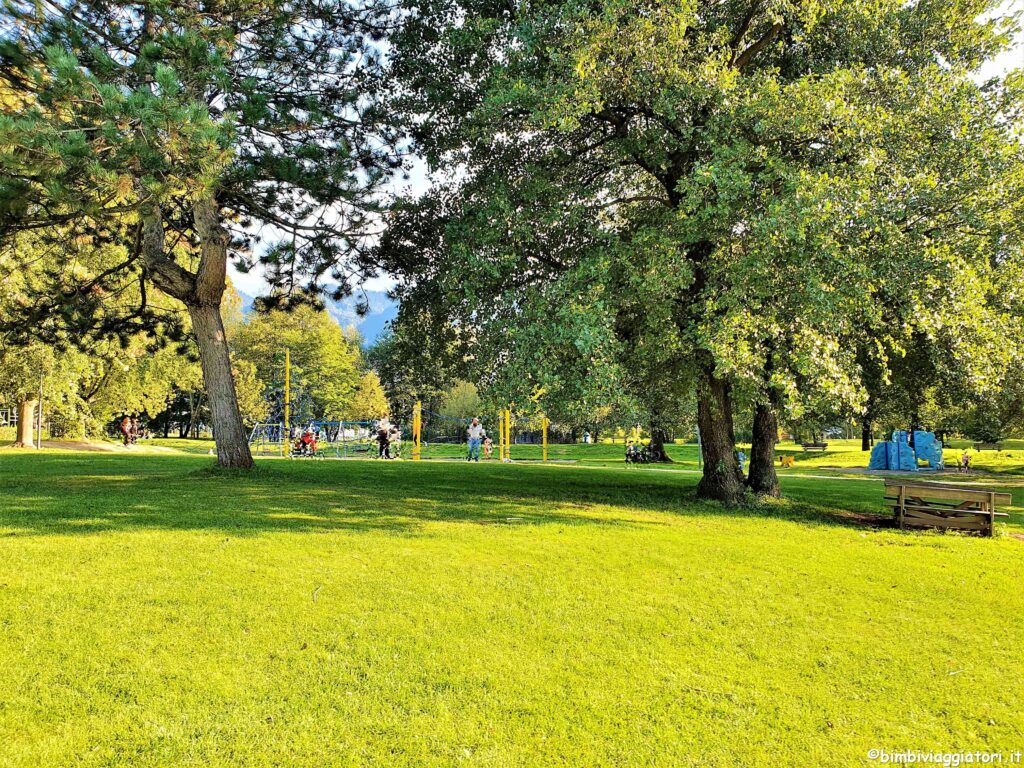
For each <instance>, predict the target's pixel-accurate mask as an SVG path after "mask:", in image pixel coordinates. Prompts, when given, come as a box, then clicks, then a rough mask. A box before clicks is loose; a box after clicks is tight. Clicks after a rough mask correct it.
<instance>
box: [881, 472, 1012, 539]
mask: <svg viewBox="0 0 1024 768" xmlns="http://www.w3.org/2000/svg"><path fill="white" fill-rule="evenodd" d="M885 499H886V501H889V502H891V503H892V508H893V517H894V519H895V521H896V523H897V525H899V527H900V528H901V529H903V528H940V529H946V528H951V529H953V530H959V531H978V532H979V533H981V534H982V535H984V536H991V535H992V531H993V529H994V527H995V522H996V518H997V517H1009V515H1007V514H1006V513H1005V512H998V511H997V510H996V507H997V505H1000V504H1003V505H1008V504H1010V503H1012V501H1013V497H1012V496H1010V494H1008V493H996V492H995V491H987V490H983V489H980V488H964V487H958V486H955V485H946V484H945V483H923V482H921V483H915V482H908V481H906V480H886V481H885Z"/></svg>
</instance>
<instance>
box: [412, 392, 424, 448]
mask: <svg viewBox="0 0 1024 768" xmlns="http://www.w3.org/2000/svg"><path fill="white" fill-rule="evenodd" d="M422 429H423V405H422V403H421V402H420V401H419V400H417V401H416V405H414V406H413V409H412V440H413V443H412V460H413V461H419V460H420V456H421V455H422V454H421V447H420V446H421V443H420V432H421V430H422Z"/></svg>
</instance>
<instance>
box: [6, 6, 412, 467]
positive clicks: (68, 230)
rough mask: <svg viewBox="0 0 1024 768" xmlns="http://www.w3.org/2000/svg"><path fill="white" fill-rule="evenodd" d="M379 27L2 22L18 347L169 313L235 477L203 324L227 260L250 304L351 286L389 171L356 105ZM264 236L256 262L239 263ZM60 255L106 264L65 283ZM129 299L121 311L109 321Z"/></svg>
mask: <svg viewBox="0 0 1024 768" xmlns="http://www.w3.org/2000/svg"><path fill="white" fill-rule="evenodd" d="M387 11H388V9H387V8H386V7H385V6H383V5H380V4H377V3H374V2H371V3H368V4H359V5H355V4H349V3H346V2H342V1H339V0H252V1H248V0H246V1H243V0H209V1H205V0H180V1H179V0H156V1H154V2H139V3H120V2H104V1H102V0H101V1H98V2H90V3H76V2H73V1H72V0H41V2H34V1H33V0H12V1H11V2H8V3H6V4H5V5H4V10H3V11H2V14H3V18H2V24H0V30H2V32H0V57H2V59H0V62H2V64H3V68H2V75H0V93H2V94H3V95H4V98H3V100H2V102H0V104H2V112H0V238H5V239H6V238H10V237H13V236H14V234H15V233H17V232H19V231H25V230H34V231H38V232H40V233H43V235H42V236H44V237H49V239H50V246H51V254H50V256H49V259H50V263H51V269H50V271H49V274H48V279H47V280H46V281H44V284H42V285H37V286H36V289H37V292H36V295H35V297H34V299H33V301H32V302H30V304H29V306H28V307H27V308H26V311H25V312H24V313H23V316H22V317H21V319H20V326H19V327H20V329H21V330H22V331H27V332H29V333H32V332H34V331H36V330H37V329H39V328H40V327H41V326H42V325H45V324H47V323H49V324H50V325H51V326H52V327H56V326H57V325H60V326H63V327H64V328H65V329H68V330H69V332H70V335H71V336H72V337H80V336H82V335H84V334H99V335H118V334H126V333H130V332H132V331H135V330H138V329H140V328H142V329H148V330H152V331H160V330H167V329H171V330H172V331H173V327H174V321H173V316H174V309H173V307H168V306H167V304H166V302H164V301H161V300H160V298H162V296H167V297H171V298H172V299H174V300H176V301H178V302H181V303H182V304H184V306H185V308H186V309H187V311H188V314H189V317H190V318H191V332H192V333H193V334H194V336H195V340H196V342H197V344H198V348H199V353H200V359H201V363H202V368H203V374H204V380H205V386H206V390H207V393H208V396H209V404H210V410H211V414H212V422H213V427H214V434H215V439H216V442H217V455H218V462H219V463H220V464H221V465H224V466H236V467H247V466H250V465H251V464H252V458H251V455H250V452H249V450H248V446H247V441H246V436H245V433H244V430H243V427H242V420H241V418H240V416H239V410H238V403H237V396H236V392H235V388H234V383H233V380H232V375H231V370H232V366H231V359H230V355H229V351H228V345H227V340H226V337H225V331H224V325H223V321H222V318H221V313H220V305H221V300H222V297H223V295H224V291H225V285H226V283H225V281H226V269H227V265H228V260H229V259H230V258H234V259H235V261H236V263H237V264H238V265H239V266H240V267H241V268H242V269H247V268H251V267H252V266H253V264H254V263H255V262H256V261H262V262H263V264H264V265H265V266H266V267H267V268H268V274H269V277H270V281H271V283H272V288H273V292H272V297H271V298H270V299H269V300H268V303H269V304H287V303H291V302H295V301H303V300H311V299H312V298H313V297H315V295H316V292H317V291H318V290H319V289H320V288H322V287H323V284H324V283H325V282H327V281H330V282H332V284H333V286H334V290H335V291H337V292H342V293H343V292H345V291H346V290H348V281H349V280H350V279H351V278H352V277H353V275H357V274H358V273H359V272H360V271H361V270H364V269H366V268H367V267H368V262H367V260H366V258H365V257H364V256H363V253H362V252H363V245H364V239H365V237H366V236H367V235H368V233H369V232H368V230H369V228H370V227H371V225H372V221H373V218H374V215H375V210H376V203H375V198H374V193H375V190H376V188H377V186H378V185H379V183H380V182H381V181H382V180H383V179H385V178H386V177H387V175H388V174H389V173H390V171H392V170H393V169H394V168H396V167H398V165H399V161H398V160H397V159H396V158H395V156H394V155H393V154H392V150H391V149H390V148H391V147H393V146H394V143H395V141H394V140H395V135H394V133H393V132H392V131H391V130H390V129H389V128H388V126H387V125H386V124H384V122H383V121H382V119H381V113H380V110H379V108H378V107H377V105H376V99H375V88H376V87H377V85H378V81H377V80H376V77H377V70H378V68H379V61H378V58H377V54H376V52H375V41H376V40H377V39H378V38H379V37H380V35H381V34H382V33H383V31H384V27H383V26H382V25H383V24H384V22H385V20H386V14H387ZM264 231H266V232H269V233H270V234H271V235H272V237H273V242H270V243H269V244H268V246H267V247H266V248H265V250H263V252H262V253H261V254H260V255H259V256H258V257H257V256H254V255H253V248H254V246H255V245H256V244H257V242H259V241H260V239H261V236H260V235H257V234H254V232H264ZM69 241H70V242H73V243H88V244H89V245H90V246H91V247H93V248H97V247H100V246H102V247H103V249H104V251H103V252H104V253H105V260H103V261H102V263H95V264H91V265H88V266H87V267H85V268H83V265H81V264H80V263H78V262H77V261H76V260H75V259H74V255H73V251H74V249H69V250H64V249H62V248H61V247H60V246H61V243H62V242H64V243H67V242H69ZM129 285H132V286H136V292H137V296H138V301H137V304H136V305H135V306H134V307H132V308H131V309H130V310H129V311H124V312H121V311H118V312H111V311H109V307H108V305H109V301H108V299H109V297H111V296H116V295H119V294H120V293H122V292H124V291H125V290H126V289H127V286H129ZM150 286H153V287H155V288H156V289H158V292H157V295H156V296H154V292H152V291H150V290H148V288H149V287H150ZM44 320H45V321H47V323H44V322H43V321H44ZM54 320H61V321H63V322H61V323H56V324H55V323H54V322H53V321H54Z"/></svg>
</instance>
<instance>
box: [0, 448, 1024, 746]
mask: <svg viewBox="0 0 1024 768" xmlns="http://www.w3.org/2000/svg"><path fill="white" fill-rule="evenodd" d="M696 480H697V476H696V475H693V474H689V473H687V472H671V471H668V472H666V471H650V470H646V469H632V470H627V469H625V468H621V467H601V466H599V465H598V466H585V465H580V466H557V465H556V466H550V465H549V466H539V465H515V464H514V465H501V464H497V463H492V464H479V465H477V464H474V465H467V464H465V463H462V462H420V463H412V462H408V461H403V462H371V461H349V462H339V461H333V462H332V461H319V462H318V461H283V460H264V461H261V462H260V464H259V466H258V467H257V469H256V470H255V471H254V472H252V473H248V474H240V473H231V472H218V471H215V470H213V469H211V466H210V459H209V458H208V457H205V456H198V455H196V456H192V455H181V454H167V455H155V454H145V453H142V452H139V453H110V454H107V453H72V452H57V451H43V452H41V453H39V454H34V453H32V452H19V451H9V450H4V451H0V766H64V765H73V766H178V765H194V766H226V765H244V766H335V765H337V766H349V765H351V766H365V765H375V766H405V765H409V766H413V765H415V766H451V765H467V766H605V765H607V766H662V765H664V766H679V765H681V766H688V765H693V766H697V765H700V766H709V765H710V766H779V765H822V766H846V765H860V764H865V763H866V755H867V752H868V750H869V749H883V750H892V751H897V750H904V749H923V750H929V749H935V750H942V751H959V750H971V751H974V750H981V751H992V752H1009V751H1011V750H1016V749H1020V748H1021V747H1022V745H1024V711H1022V708H1021V706H1020V694H1021V680H1022V679H1024V654H1022V653H1021V647H1022V645H1024V590H1021V588H1020V586H1021V583H1022V578H1024V541H1021V540H1019V539H1018V538H1016V537H1015V535H1014V534H1016V533H1018V532H1021V531H1024V488H1022V487H1021V484H1020V483H1019V481H1017V484H1016V485H1015V484H1014V478H1012V477H1007V478H1006V479H1005V480H1003V479H1000V480H999V481H998V482H999V486H998V487H1001V488H1007V489H1009V490H1011V491H1012V492H1013V493H1014V507H1013V508H1012V509H1010V512H1011V513H1012V517H1011V518H1010V522H1009V524H1008V525H1006V526H1003V527H1002V529H1001V530H1002V533H1001V535H1000V536H997V537H996V538H994V539H982V538H975V537H967V536H957V535H941V534H935V533H927V532H924V533H911V532H899V531H894V530H887V529H880V528H877V527H874V526H871V525H866V524H864V523H863V522H862V521H859V520H856V519H851V518H850V517H849V516H848V515H847V513H849V512H856V513H859V514H861V515H870V514H879V515H881V514H884V508H883V506H882V499H881V496H882V485H881V482H880V481H879V480H878V479H874V478H871V479H868V478H853V479H850V478H843V477H835V478H821V477H812V476H799V475H796V474H787V475H784V478H783V486H784V492H785V493H786V494H787V495H788V496H789V497H790V498H789V500H787V501H783V502H778V503H771V504H764V505H760V506H750V507H735V508H723V507H720V506H717V505H712V504H704V503H700V502H697V501H695V500H694V498H693V489H694V486H695V484H696Z"/></svg>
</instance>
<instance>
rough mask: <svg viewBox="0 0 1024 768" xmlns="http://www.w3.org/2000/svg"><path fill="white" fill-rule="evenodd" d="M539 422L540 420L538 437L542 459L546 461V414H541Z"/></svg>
mask: <svg viewBox="0 0 1024 768" xmlns="http://www.w3.org/2000/svg"><path fill="white" fill-rule="evenodd" d="M540 422H541V438H540V439H541V445H542V446H543V448H542V453H543V454H544V461H547V460H548V417H547V416H542V417H541V420H540Z"/></svg>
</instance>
